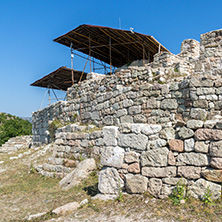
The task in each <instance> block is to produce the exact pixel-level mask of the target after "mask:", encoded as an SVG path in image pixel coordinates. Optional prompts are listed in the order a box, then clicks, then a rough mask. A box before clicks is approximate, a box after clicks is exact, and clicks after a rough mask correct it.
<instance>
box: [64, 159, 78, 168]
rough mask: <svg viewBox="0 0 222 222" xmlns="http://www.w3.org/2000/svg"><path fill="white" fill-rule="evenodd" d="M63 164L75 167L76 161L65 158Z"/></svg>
mask: <svg viewBox="0 0 222 222" xmlns="http://www.w3.org/2000/svg"><path fill="white" fill-rule="evenodd" d="M63 164H64V166H65V167H75V166H76V161H75V160H69V159H65V160H64V162H63Z"/></svg>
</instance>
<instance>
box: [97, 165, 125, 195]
mask: <svg viewBox="0 0 222 222" xmlns="http://www.w3.org/2000/svg"><path fill="white" fill-rule="evenodd" d="M123 185H124V182H123V180H122V179H121V177H120V176H119V173H118V171H117V170H116V169H115V168H105V169H103V170H101V171H100V173H99V184H98V189H99V191H100V192H101V193H103V194H118V192H119V189H120V188H122V187H123Z"/></svg>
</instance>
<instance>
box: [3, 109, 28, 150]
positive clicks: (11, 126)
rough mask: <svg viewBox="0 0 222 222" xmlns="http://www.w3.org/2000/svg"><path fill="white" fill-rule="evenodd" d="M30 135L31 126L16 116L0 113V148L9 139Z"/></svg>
mask: <svg viewBox="0 0 222 222" xmlns="http://www.w3.org/2000/svg"><path fill="white" fill-rule="evenodd" d="M30 134H32V124H31V123H30V122H29V121H28V120H24V119H22V118H19V117H17V116H13V115H11V114H7V113H0V146H1V145H2V144H4V143H5V142H7V141H8V140H9V139H10V138H12V137H15V136H21V135H30Z"/></svg>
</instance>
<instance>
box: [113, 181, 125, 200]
mask: <svg viewBox="0 0 222 222" xmlns="http://www.w3.org/2000/svg"><path fill="white" fill-rule="evenodd" d="M115 201H118V202H123V201H124V199H123V192H122V189H121V186H120V181H119V191H118V196H117V198H116V199H115Z"/></svg>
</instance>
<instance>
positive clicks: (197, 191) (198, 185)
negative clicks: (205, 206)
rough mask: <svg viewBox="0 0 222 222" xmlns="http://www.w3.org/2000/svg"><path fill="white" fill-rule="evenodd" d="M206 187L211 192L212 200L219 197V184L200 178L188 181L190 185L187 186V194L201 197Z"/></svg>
mask: <svg viewBox="0 0 222 222" xmlns="http://www.w3.org/2000/svg"><path fill="white" fill-rule="evenodd" d="M208 188H209V190H210V191H211V192H212V196H211V198H212V199H213V200H216V199H219V198H220V195H221V186H220V185H219V184H215V183H212V182H209V181H207V180H205V179H202V178H201V179H199V180H197V181H196V182H191V183H190V185H189V186H188V195H191V196H192V197H194V198H199V199H203V198H204V195H205V193H206V190H207V189H208Z"/></svg>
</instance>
